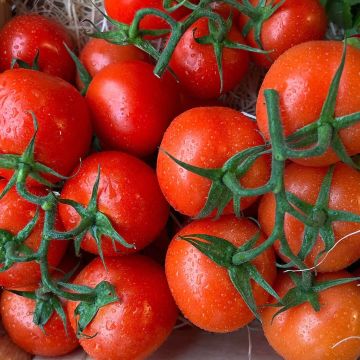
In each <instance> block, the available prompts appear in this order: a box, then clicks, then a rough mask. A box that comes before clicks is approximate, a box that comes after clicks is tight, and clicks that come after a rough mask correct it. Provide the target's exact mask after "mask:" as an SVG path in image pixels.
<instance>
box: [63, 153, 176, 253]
mask: <svg viewBox="0 0 360 360" xmlns="http://www.w3.org/2000/svg"><path fill="white" fill-rule="evenodd" d="M99 167H100V172H101V173H100V185H99V192H98V210H99V211H100V212H102V213H103V214H105V215H106V216H108V218H109V219H110V220H111V222H112V225H113V226H114V228H115V230H116V231H117V232H118V233H119V234H120V235H121V236H122V237H123V238H124V239H125V240H126V241H127V242H128V243H129V244H134V245H135V246H136V249H131V250H129V249H125V248H124V247H123V246H120V245H119V246H117V248H118V250H120V251H115V250H114V248H113V244H112V241H111V239H109V238H107V237H103V238H102V249H103V252H104V254H105V255H107V256H115V255H122V254H124V253H128V252H131V251H132V252H133V251H137V250H141V249H142V248H144V247H145V246H146V245H148V244H149V243H150V242H152V241H153V240H155V238H156V237H157V236H158V235H159V234H160V233H161V230H162V229H163V228H164V227H165V224H166V221H167V219H168V215H169V206H168V204H167V203H166V201H165V199H164V197H163V195H162V193H161V191H160V188H159V185H158V182H157V179H156V174H155V172H154V170H153V169H151V168H150V167H149V166H148V165H146V164H145V163H144V162H142V161H141V160H139V159H137V158H135V157H133V156H131V155H128V154H125V153H120V152H115V151H109V152H101V153H95V154H93V155H91V156H89V157H88V158H86V159H85V160H84V161H83V162H82V164H81V167H80V169H79V170H78V171H76V172H75V174H74V176H73V177H72V178H70V179H69V180H68V181H67V182H66V184H65V186H64V188H63V190H62V193H61V196H62V197H63V198H65V199H71V200H75V201H77V202H78V203H80V204H83V205H87V204H88V203H89V201H90V196H91V193H92V189H93V186H94V184H95V180H96V178H97V175H98V168H99ZM59 213H60V217H61V220H62V221H63V223H64V226H65V228H66V229H67V230H70V229H73V228H74V227H76V225H78V224H79V221H80V217H79V215H78V213H77V212H76V211H75V210H74V209H73V208H72V207H70V206H67V205H60V207H59ZM81 246H82V248H83V249H84V250H86V251H89V252H92V253H94V254H97V253H98V249H97V246H96V242H95V240H94V239H93V238H92V236H91V235H90V234H87V235H86V236H85V238H84V240H83V242H82V244H81Z"/></svg>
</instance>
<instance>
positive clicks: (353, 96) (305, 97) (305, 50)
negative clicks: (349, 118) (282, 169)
mask: <svg viewBox="0 0 360 360" xmlns="http://www.w3.org/2000/svg"><path fill="white" fill-rule="evenodd" d="M342 51H343V43H342V42H340V41H314V42H308V43H304V44H300V45H297V46H294V47H293V48H291V49H290V50H288V51H287V52H285V53H284V54H283V55H282V56H280V57H279V59H278V60H277V61H276V62H275V63H274V64H273V66H272V67H271V68H270V70H269V72H268V73H267V74H266V76H265V79H264V82H263V84H262V86H261V89H260V93H259V97H258V100H257V105H256V115H257V123H258V126H259V128H260V130H261V132H262V133H263V134H264V135H265V137H266V138H267V139H269V129H268V117H267V111H266V106H265V99H264V90H266V89H274V90H276V91H277V92H278V93H279V96H280V110H281V118H282V124H283V128H284V132H285V135H286V136H288V135H290V134H292V133H294V132H295V131H296V130H298V129H300V128H302V127H304V126H305V125H308V124H311V123H313V122H315V121H316V120H317V119H318V118H319V117H320V113H321V109H322V107H323V104H324V101H325V98H326V96H327V93H328V91H329V87H330V83H331V81H332V79H333V77H334V75H335V72H336V70H337V68H338V67H339V65H340V59H341V55H342ZM359 68H360V50H359V49H356V48H354V47H352V46H348V48H347V56H346V63H345V69H344V72H343V75H342V78H341V81H340V87H339V92H338V96H337V101H336V107H335V116H343V115H348V114H352V113H355V112H357V111H360V72H359ZM340 138H341V140H342V141H343V143H344V146H345V148H346V149H347V151H348V153H349V154H350V155H355V154H357V153H359V152H360V123H357V124H355V125H352V126H350V127H348V128H346V129H342V130H341V131H340ZM338 160H339V159H338V157H337V156H336V154H335V153H334V151H333V150H332V149H330V150H329V151H327V152H326V153H325V154H324V155H322V156H319V157H313V158H309V159H294V161H296V162H297V163H301V164H306V165H309V166H326V165H329V164H332V163H335V162H337V161H338Z"/></svg>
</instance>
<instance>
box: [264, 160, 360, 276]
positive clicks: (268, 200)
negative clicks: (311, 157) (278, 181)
mask: <svg viewBox="0 0 360 360" xmlns="http://www.w3.org/2000/svg"><path fill="white" fill-rule="evenodd" d="M327 170H328V169H327V168H313V167H305V166H302V165H298V164H291V165H289V166H288V167H287V168H286V170H285V189H286V191H288V192H290V193H292V194H294V195H296V196H297V197H298V198H300V199H301V200H303V201H305V202H307V203H308V204H313V205H315V203H316V200H317V197H318V194H319V191H320V188H321V184H322V182H323V180H324V177H325V175H326V173H327ZM359 182H360V173H359V172H358V171H356V170H354V169H353V168H351V167H349V166H347V165H345V164H342V163H338V164H336V166H335V171H334V175H333V178H332V184H331V187H330V200H329V208H330V209H333V210H341V211H347V212H350V213H354V214H356V215H360V206H359V204H358V202H357V201H354V199H358V198H360V190H359V186H358V184H359ZM275 205H276V204H275V198H274V195H273V194H272V193H268V194H266V195H265V196H264V197H263V198H262V199H261V202H260V206H259V221H260V223H261V225H262V228H263V230H264V232H265V233H266V234H268V235H270V233H271V232H272V229H273V227H274V221H275ZM332 228H333V230H334V235H335V241H336V242H337V241H340V240H341V239H343V240H341V241H340V242H339V244H338V245H337V246H336V247H335V248H334V249H333V250H332V251H331V252H330V253H329V254H328V255H327V256H326V258H324V256H322V257H321V258H320V259H319V260H318V262H319V266H318V268H317V270H318V271H320V272H329V271H338V270H342V269H345V268H346V267H348V266H349V265H351V264H352V263H354V262H355V261H356V260H358V259H359V258H360V246H359V242H360V225H359V224H357V223H353V222H343V221H335V222H333V223H332ZM284 230H285V235H286V239H287V241H288V243H289V245H290V248H291V249H292V251H293V252H294V253H295V254H298V253H299V251H300V249H301V245H302V242H303V237H304V224H303V223H302V222H300V221H299V220H297V219H295V218H294V217H293V216H291V215H289V214H286V216H285V226H284ZM356 232H359V234H358V233H356ZM352 233H355V234H353V235H351V234H352ZM324 248H325V246H324V242H323V241H322V239H321V237H320V236H319V237H318V240H317V242H316V245H315V247H314V248H313V250H312V251H311V253H310V254H309V256H308V257H307V261H306V264H307V265H308V266H314V262H315V260H316V258H317V256H318V254H319V253H320V252H322V251H323V250H324ZM275 249H276V252H277V253H278V255H279V256H280V257H281V258H282V259H283V260H285V261H286V260H288V259H287V258H286V257H285V256H283V255H282V254H281V251H280V243H279V242H277V243H276V244H275Z"/></svg>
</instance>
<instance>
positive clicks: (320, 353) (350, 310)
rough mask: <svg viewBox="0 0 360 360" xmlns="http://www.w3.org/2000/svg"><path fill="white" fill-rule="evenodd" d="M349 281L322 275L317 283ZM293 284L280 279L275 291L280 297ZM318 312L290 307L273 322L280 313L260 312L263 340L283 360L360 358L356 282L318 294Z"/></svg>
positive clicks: (269, 309)
mask: <svg viewBox="0 0 360 360" xmlns="http://www.w3.org/2000/svg"><path fill="white" fill-rule="evenodd" d="M345 277H351V275H350V274H349V273H347V272H345V271H342V272H338V273H332V274H321V275H319V276H318V277H317V279H316V281H317V282H323V281H329V280H335V279H339V278H345ZM293 287H294V284H293V282H292V281H291V279H290V277H289V276H287V275H283V274H282V275H280V276H279V277H278V279H277V281H276V284H275V290H276V291H277V292H278V294H279V295H280V296H281V297H283V296H284V295H285V294H286V293H287V292H288V291H289V290H290V289H291V288H293ZM319 302H320V305H321V309H320V311H319V312H316V311H315V310H314V309H313V308H312V306H311V305H310V304H309V303H305V304H302V305H299V306H296V307H293V308H291V309H289V310H287V311H285V312H283V313H281V314H280V315H278V316H277V317H275V318H274V319H273V316H274V315H275V313H276V312H277V311H278V310H279V309H278V308H274V307H266V308H265V309H264V311H263V312H262V323H263V329H264V332H265V336H266V338H267V339H268V341H269V343H270V345H271V346H272V347H273V348H274V349H275V350H276V351H277V352H278V353H279V354H280V355H281V356H282V357H283V358H284V359H286V360H303V359H306V360H320V359H321V360H340V359H341V360H356V359H358V358H359V356H360V339H359V337H360V288H359V287H358V286H357V284H356V282H353V283H349V284H346V285H341V286H336V287H332V288H330V289H328V290H325V291H322V292H320V293H319Z"/></svg>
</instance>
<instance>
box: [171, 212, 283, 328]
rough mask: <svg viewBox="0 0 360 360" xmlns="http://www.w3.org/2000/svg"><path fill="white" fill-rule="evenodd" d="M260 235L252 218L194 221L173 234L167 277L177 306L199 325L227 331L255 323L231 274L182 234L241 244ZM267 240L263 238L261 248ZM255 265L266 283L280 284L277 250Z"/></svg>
mask: <svg viewBox="0 0 360 360" xmlns="http://www.w3.org/2000/svg"><path fill="white" fill-rule="evenodd" d="M257 231H258V228H257V226H256V225H255V224H254V223H253V222H251V221H250V220H247V219H245V218H243V219H238V218H236V217H235V216H233V215H227V216H223V217H221V218H220V219H218V220H211V219H204V220H198V221H194V222H192V223H190V224H189V225H187V226H185V227H184V228H183V229H182V230H180V231H179V232H178V234H176V235H175V236H174V238H173V240H172V241H171V243H170V246H169V249H168V252H167V255H166V265H165V270H166V276H167V279H168V283H169V286H170V290H171V292H172V294H173V296H174V299H175V301H176V303H177V305H178V306H179V308H180V310H181V311H182V313H183V314H184V316H185V317H186V318H187V319H189V320H190V321H191V322H192V323H194V324H195V325H196V326H198V327H200V328H202V329H204V330H207V331H211V332H220V333H225V332H230V331H234V330H237V329H239V328H241V327H243V326H245V325H246V324H248V323H249V322H250V321H251V320H253V319H254V315H253V314H252V312H251V311H250V310H249V308H248V307H247V305H246V304H245V302H244V300H243V299H242V297H241V296H240V294H239V293H238V292H237V290H236V288H235V287H234V285H233V284H232V282H231V280H230V277H229V275H228V272H227V270H226V269H225V268H223V267H221V266H219V265H217V264H215V263H214V262H213V261H212V260H210V259H209V258H208V257H207V256H206V255H204V254H202V253H201V252H200V251H199V250H197V249H196V248H194V247H193V245H191V244H189V243H188V242H186V241H184V240H181V239H180V238H179V236H185V235H190V234H207V235H212V236H217V237H220V238H223V239H225V240H227V241H229V242H231V243H232V244H234V245H235V246H241V245H243V244H244V243H245V242H247V241H248V240H249V239H251V238H252V237H253V236H254V235H255V234H256V233H257ZM263 240H264V237H263V236H262V235H261V236H260V239H259V241H258V244H259V243H261V242H262V241H263ZM253 264H254V265H255V266H256V268H257V270H258V271H259V273H260V274H261V275H262V276H263V277H264V278H265V280H266V281H267V282H269V283H270V284H271V283H272V282H273V281H274V280H275V277H276V267H275V257H274V253H273V251H272V249H268V250H266V251H265V252H263V253H262V254H261V255H260V256H258V257H257V258H256V259H255V260H254V261H253ZM252 284H253V285H252V289H253V294H254V298H255V301H256V303H257V304H258V305H263V304H264V303H266V301H267V299H268V294H267V293H266V292H265V291H264V290H263V289H262V288H261V287H260V286H259V285H258V284H255V283H252Z"/></svg>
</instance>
